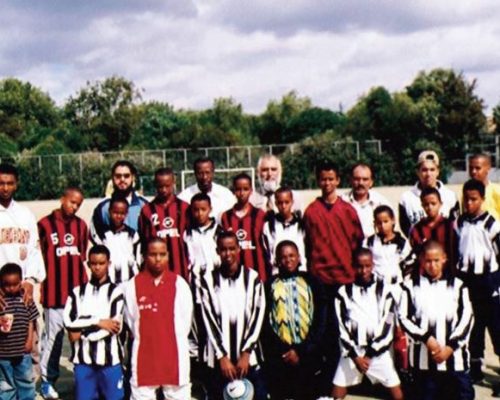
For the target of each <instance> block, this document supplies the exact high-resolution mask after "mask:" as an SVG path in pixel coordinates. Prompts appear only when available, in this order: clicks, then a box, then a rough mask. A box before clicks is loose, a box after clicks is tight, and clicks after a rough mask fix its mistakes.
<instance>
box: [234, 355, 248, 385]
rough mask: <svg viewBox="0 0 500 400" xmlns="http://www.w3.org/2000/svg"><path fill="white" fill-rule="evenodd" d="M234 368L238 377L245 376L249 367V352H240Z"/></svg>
mask: <svg viewBox="0 0 500 400" xmlns="http://www.w3.org/2000/svg"><path fill="white" fill-rule="evenodd" d="M236 369H237V371H238V377H239V378H240V379H242V378H244V377H245V376H247V374H248V370H249V369H250V353H248V352H246V351H244V352H242V353H241V355H240V358H239V360H238V363H237V364H236Z"/></svg>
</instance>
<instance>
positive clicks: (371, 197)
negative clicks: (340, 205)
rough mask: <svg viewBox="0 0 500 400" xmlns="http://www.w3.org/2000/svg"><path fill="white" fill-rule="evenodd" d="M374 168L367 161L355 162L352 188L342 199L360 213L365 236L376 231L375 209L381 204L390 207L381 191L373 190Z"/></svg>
mask: <svg viewBox="0 0 500 400" xmlns="http://www.w3.org/2000/svg"><path fill="white" fill-rule="evenodd" d="M373 178H374V176H373V169H372V167H371V166H370V165H368V164H365V163H357V164H354V165H353V167H352V168H351V190H350V191H349V192H347V193H344V194H342V196H341V197H342V200H344V201H347V202H348V203H350V204H351V205H352V206H353V207H354V209H355V210H356V212H357V213H358V217H359V221H360V222H361V227H362V228H363V234H364V235H365V238H367V237H369V236H371V235H373V234H374V233H375V228H374V221H373V220H374V218H373V211H374V210H375V209H376V208H377V207H378V206H381V205H386V206H389V207H390V203H389V200H387V199H386V198H385V197H384V196H383V195H381V194H380V193H379V192H377V191H375V190H372V187H373Z"/></svg>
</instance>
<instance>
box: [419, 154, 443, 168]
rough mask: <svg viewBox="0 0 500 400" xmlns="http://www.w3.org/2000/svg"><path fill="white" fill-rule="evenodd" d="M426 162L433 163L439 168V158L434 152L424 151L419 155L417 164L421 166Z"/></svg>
mask: <svg viewBox="0 0 500 400" xmlns="http://www.w3.org/2000/svg"><path fill="white" fill-rule="evenodd" d="M424 161H433V162H434V164H436V166H437V167H439V156H438V155H437V153H436V152H435V151H434V150H424V151H422V152H421V153H420V154H419V155H418V160H417V164H418V165H420V164H422V163H423V162H424Z"/></svg>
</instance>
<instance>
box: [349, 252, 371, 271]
mask: <svg viewBox="0 0 500 400" xmlns="http://www.w3.org/2000/svg"><path fill="white" fill-rule="evenodd" d="M363 256H370V257H372V258H373V253H372V251H371V250H370V249H367V248H366V247H358V248H357V249H356V250H354V251H353V252H352V265H353V267H356V266H357V265H358V259H359V257H363Z"/></svg>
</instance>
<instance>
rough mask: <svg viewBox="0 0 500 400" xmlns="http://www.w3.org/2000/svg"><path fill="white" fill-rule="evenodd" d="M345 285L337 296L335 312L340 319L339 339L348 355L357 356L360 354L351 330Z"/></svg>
mask: <svg viewBox="0 0 500 400" xmlns="http://www.w3.org/2000/svg"><path fill="white" fill-rule="evenodd" d="M344 294H345V286H344V287H343V288H341V289H340V290H339V292H338V293H337V295H336V297H335V313H336V314H337V320H338V321H339V340H340V344H341V346H342V347H343V348H344V350H345V352H346V354H347V356H348V357H351V358H355V357H358V356H359V354H358V352H357V350H356V347H357V344H356V340H355V338H354V335H353V333H352V332H351V324H350V321H351V320H350V318H349V315H348V312H347V304H346V299H345V297H344Z"/></svg>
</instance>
